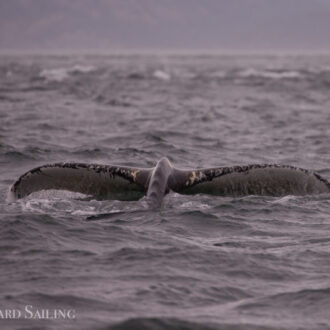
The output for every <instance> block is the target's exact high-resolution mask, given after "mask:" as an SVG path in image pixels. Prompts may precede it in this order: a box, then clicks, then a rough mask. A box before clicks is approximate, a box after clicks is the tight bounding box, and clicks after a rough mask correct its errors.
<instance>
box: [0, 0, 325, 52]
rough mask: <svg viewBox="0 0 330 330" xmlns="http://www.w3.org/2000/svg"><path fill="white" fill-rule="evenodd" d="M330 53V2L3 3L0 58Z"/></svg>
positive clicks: (4, 0) (79, 0)
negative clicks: (25, 54) (54, 53)
mask: <svg viewBox="0 0 330 330" xmlns="http://www.w3.org/2000/svg"><path fill="white" fill-rule="evenodd" d="M61 49H62V50H70V49H78V50H79V49H84V50H96V51H98V50H109V51H120V50H126V51H129V50H143V49H146V50H167V49H169V50H175V49H177V50H189V49H192V50H193V49H196V50H219V51H240V50H243V51H244V50H245V51H252V52H253V51H272V50H289V51H303V50H307V51H318V50H320V51H330V0H0V50H45V51H49V50H61Z"/></svg>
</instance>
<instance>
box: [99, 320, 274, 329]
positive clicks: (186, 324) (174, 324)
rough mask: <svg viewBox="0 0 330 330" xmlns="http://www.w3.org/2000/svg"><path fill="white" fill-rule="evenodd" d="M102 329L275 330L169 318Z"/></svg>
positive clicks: (135, 321)
mask: <svg viewBox="0 0 330 330" xmlns="http://www.w3.org/2000/svg"><path fill="white" fill-rule="evenodd" d="M101 329H108V330H131V329H135V330H188V329H189V330H220V329H221V330H230V329H235V330H243V329H244V330H252V329H253V330H261V329H263V330H271V329H275V328H272V327H269V326H265V325H257V324H248V323H244V324H239V323H237V324H228V323H227V324H226V323H223V324H214V323H211V322H208V323H206V322H205V323H201V322H193V321H185V320H180V319H177V318H167V317H152V318H148V317H141V318H132V319H128V320H125V321H122V322H120V323H117V324H114V325H111V326H107V327H105V328H101Z"/></svg>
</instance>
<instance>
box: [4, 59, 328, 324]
mask: <svg viewBox="0 0 330 330" xmlns="http://www.w3.org/2000/svg"><path fill="white" fill-rule="evenodd" d="M0 123H1V125H0V163H1V166H0V217H1V219H0V221H1V226H0V228H1V229H0V251H1V253H0V267H1V268H0V311H1V312H2V314H4V313H5V310H6V309H7V310H13V309H14V310H16V313H18V312H17V311H21V315H20V317H18V316H19V315H16V316H17V317H16V319H9V318H8V317H7V319H5V318H1V313H0V328H1V329H106V328H107V329H196V330H197V329H290V330H291V329H306V330H307V329H329V328H330V216H329V214H330V194H323V195H314V196H300V197H296V196H285V197H281V198H278V197H276V198H275V197H260V196H246V197H240V198H233V197H216V196H207V195H193V196H183V195H179V194H173V193H170V194H169V195H167V196H166V197H165V201H164V205H163V206H162V208H161V209H159V210H150V209H147V208H146V207H145V205H143V203H142V202H141V201H135V202H124V201H98V200H94V199H90V198H89V199H86V198H84V196H81V195H77V194H73V193H70V192H64V191H57V192H54V191H50V192H40V193H36V194H32V195H30V196H29V197H27V198H24V199H22V200H19V201H17V202H15V203H9V202H8V201H7V200H6V196H7V192H8V188H9V186H10V185H11V184H12V183H13V181H14V180H15V179H17V178H18V176H19V175H21V174H23V173H24V172H26V171H27V170H29V169H31V168H33V167H36V166H39V165H42V164H46V163H52V162H60V161H77V162H86V163H100V164H115V165H119V164H120V165H131V166H138V167H151V166H154V165H155V163H156V162H157V161H158V160H159V159H160V158H161V157H163V156H167V157H168V158H169V159H170V161H171V162H172V163H173V164H174V166H176V167H179V168H200V167H211V166H218V165H219V166H223V165H234V164H237V165H243V164H253V163H278V164H288V165H294V166H299V167H303V168H307V169H312V170H316V171H317V172H318V173H319V174H321V175H322V176H323V177H325V178H326V179H328V180H329V179H330V143H329V142H330V57H329V56H211V55H208V56H206V55H205V56H201V55H189V56H188V55H187V56H183V55H182V56H174V55H172V56H168V55H164V56H161V55H157V56H151V55H150V56H147V55H143V56H142V55H126V56H114V55H112V56H110V55H109V56H101V55H94V56H92V55H89V56H78V55H70V56H68V55H63V56H59V55H57V56H55V55H54V56H50V55H47V56H41V55H39V56H31V55H21V56H5V55H2V56H1V57H0ZM26 308H28V309H29V310H30V313H28V312H27V311H26V310H25V309H26ZM31 310H32V311H33V312H32V311H31ZM47 310H48V312H49V313H50V315H48V316H47V315H45V314H42V313H47V312H46V311H47ZM58 310H61V311H62V312H63V313H64V312H65V313H68V312H70V313H72V314H71V316H72V317H68V314H66V317H64V316H63V317H59V318H54V317H52V316H54V313H55V311H58ZM32 314H33V315H32ZM41 314H42V315H41ZM13 316H15V315H13Z"/></svg>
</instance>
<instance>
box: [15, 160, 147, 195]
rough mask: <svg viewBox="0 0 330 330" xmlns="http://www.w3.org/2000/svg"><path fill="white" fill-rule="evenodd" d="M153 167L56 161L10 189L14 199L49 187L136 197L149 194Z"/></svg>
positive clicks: (35, 170) (89, 193) (23, 178)
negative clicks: (148, 189)
mask: <svg viewBox="0 0 330 330" xmlns="http://www.w3.org/2000/svg"><path fill="white" fill-rule="evenodd" d="M151 171H152V169H141V168H132V167H124V166H111V165H97V164H83V163H56V164H49V165H43V166H40V167H37V168H34V169H32V170H30V171H28V172H26V173H25V174H23V175H22V176H20V177H19V178H18V180H17V181H16V182H15V183H14V184H13V185H12V187H11V188H10V192H9V194H10V196H9V198H10V199H11V200H13V199H19V198H23V197H25V196H28V195H30V194H31V193H33V192H37V191H40V190H47V189H56V190H69V191H72V192H78V193H82V194H86V195H92V196H97V197H100V198H105V199H107V198H108V199H118V200H132V199H133V200H134V199H139V198H141V197H142V196H143V195H145V193H146V191H147V188H148V178H149V176H150V173H151Z"/></svg>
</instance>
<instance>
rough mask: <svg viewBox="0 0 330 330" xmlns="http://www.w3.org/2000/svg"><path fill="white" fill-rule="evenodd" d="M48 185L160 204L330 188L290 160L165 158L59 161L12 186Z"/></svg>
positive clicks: (18, 189)
mask: <svg viewBox="0 0 330 330" xmlns="http://www.w3.org/2000/svg"><path fill="white" fill-rule="evenodd" d="M45 189H61V190H69V191H73V192H79V193H83V194H87V195H93V196H96V197H101V198H105V199H106V198H107V199H119V200H136V199H139V198H141V197H142V196H144V195H146V196H147V202H148V204H149V205H151V206H156V207H159V206H160V205H161V203H162V200H163V197H164V195H165V194H166V193H168V192H169V191H174V192H177V193H180V194H211V195H217V196H244V195H262V196H285V195H308V194H321V193H328V192H330V183H329V182H328V181H327V180H326V179H324V178H322V177H321V176H320V175H319V174H317V173H315V172H313V171H309V170H305V169H302V168H297V167H293V166H287V165H269V164H264V165H258V164H257V165H246V166H231V167H216V168H204V169H196V170H181V169H177V168H175V167H173V166H172V165H171V163H170V162H169V160H168V159H167V158H162V159H161V160H160V161H159V162H158V163H157V164H156V166H155V167H154V168H132V167H124V166H111V165H97V164H80V163H57V164H51V165H44V166H40V167H37V168H35V169H33V170H31V171H28V172H27V173H25V174H23V175H22V176H21V177H20V178H19V179H18V180H17V181H16V182H15V183H14V184H13V185H12V186H11V188H10V196H11V199H18V198H23V197H25V196H27V195H29V194H31V193H33V192H36V191H39V190H45Z"/></svg>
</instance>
